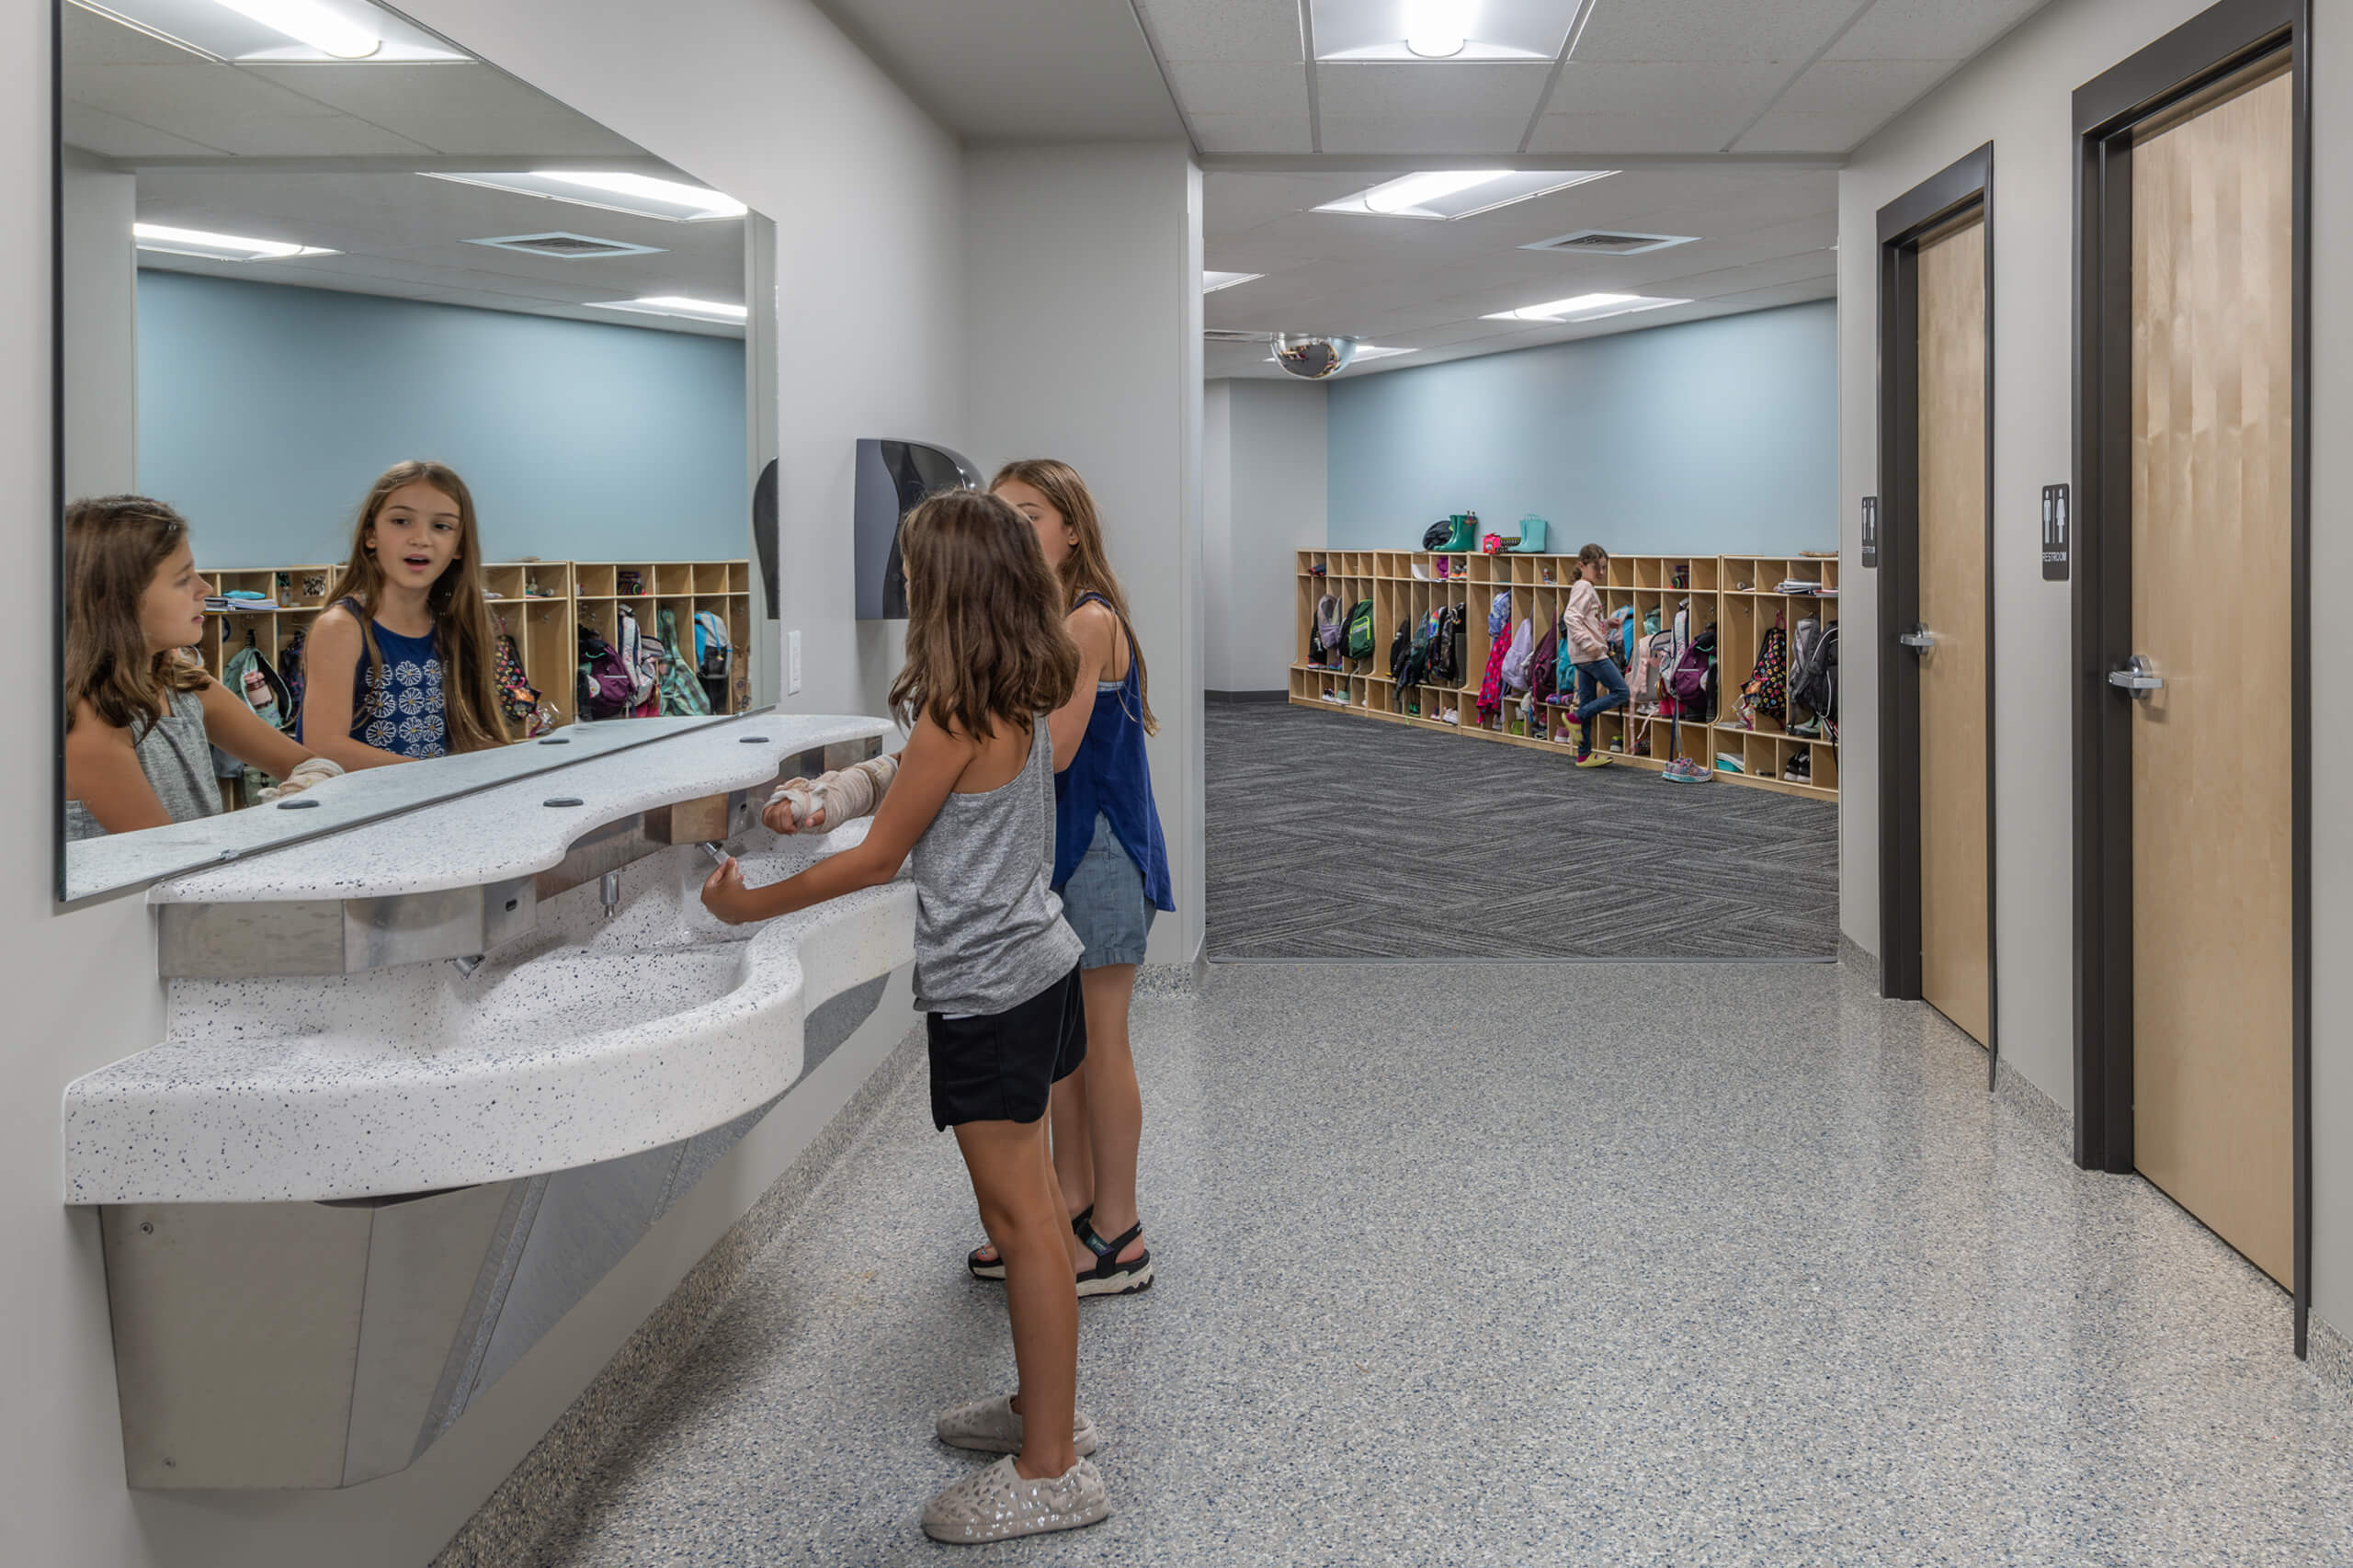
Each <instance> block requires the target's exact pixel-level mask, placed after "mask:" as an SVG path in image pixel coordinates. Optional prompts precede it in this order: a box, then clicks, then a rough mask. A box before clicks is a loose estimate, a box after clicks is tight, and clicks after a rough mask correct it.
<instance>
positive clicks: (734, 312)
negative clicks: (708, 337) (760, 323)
mask: <svg viewBox="0 0 2353 1568" xmlns="http://www.w3.org/2000/svg"><path fill="white" fill-rule="evenodd" d="M588 304H589V305H590V306H591V307H593V308H594V309H597V310H600V311H631V312H635V313H636V314H638V315H642V316H684V317H685V318H686V319H688V321H707V322H717V323H719V324H721V325H722V326H742V325H743V324H745V322H746V321H747V320H749V319H750V317H751V311H750V310H749V308H748V307H745V306H743V305H729V304H722V302H721V301H717V300H693V299H688V297H687V296H686V295H684V294H647V295H643V296H642V297H641V298H638V299H634V300H591V301H588Z"/></svg>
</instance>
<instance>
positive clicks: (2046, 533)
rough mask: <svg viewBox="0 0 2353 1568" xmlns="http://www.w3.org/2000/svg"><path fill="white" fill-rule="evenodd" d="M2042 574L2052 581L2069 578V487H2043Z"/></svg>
mask: <svg viewBox="0 0 2353 1568" xmlns="http://www.w3.org/2000/svg"><path fill="white" fill-rule="evenodd" d="M2042 576H2043V580H2044V581H2046V582H2051V583H2063V582H2065V581H2066V580H2067V487H2066V486H2065V485H2063V484H2046V485H2044V486H2043V487H2042Z"/></svg>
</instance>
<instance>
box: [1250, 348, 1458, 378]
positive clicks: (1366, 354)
mask: <svg viewBox="0 0 2353 1568" xmlns="http://www.w3.org/2000/svg"><path fill="white" fill-rule="evenodd" d="M1420 352H1421V350H1420V349H1418V348H1381V347H1375V346H1374V345H1372V344H1370V343H1359V344H1358V345H1357V351H1356V353H1355V355H1354V356H1353V357H1352V358H1350V359H1349V360H1348V369H1351V370H1353V369H1356V368H1357V367H1358V365H1361V364H1363V363H1364V362H1365V361H1366V360H1368V359H1386V358H1389V357H1390V356H1391V355H1392V354H1419V353H1420ZM1280 363H1281V361H1280V360H1279V359H1277V358H1275V357H1274V356H1273V355H1271V354H1269V355H1267V364H1269V365H1276V364H1280ZM1341 373H1342V374H1344V375H1345V374H1346V373H1347V372H1346V371H1343V372H1341Z"/></svg>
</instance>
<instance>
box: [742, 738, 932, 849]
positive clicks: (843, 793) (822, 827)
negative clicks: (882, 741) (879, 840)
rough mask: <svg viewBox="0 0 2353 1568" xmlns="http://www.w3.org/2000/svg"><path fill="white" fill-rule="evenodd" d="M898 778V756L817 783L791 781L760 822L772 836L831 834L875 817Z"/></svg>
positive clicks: (874, 760) (880, 758) (869, 761)
mask: <svg viewBox="0 0 2353 1568" xmlns="http://www.w3.org/2000/svg"><path fill="white" fill-rule="evenodd" d="M898 776H899V759H898V758H897V757H896V756H877V757H870V758H868V759H867V760H866V761H864V762H861V763H859V764H858V766H857V767H845V768H842V769H840V770H839V771H837V772H834V773H828V774H826V775H825V776H824V777H823V778H819V779H818V780H816V782H814V783H812V782H810V781H809V780H808V779H806V778H794V779H790V780H788V781H787V782H786V783H785V784H784V786H783V787H782V788H781V789H779V790H777V792H776V793H775V794H774V795H772V796H770V797H769V798H768V803H767V809H766V810H765V811H763V812H760V821H761V822H762V823H764V824H767V828H768V830H769V831H770V832H772V833H780V834H786V835H790V834H795V833H831V832H832V831H833V830H834V829H835V828H837V827H839V826H840V825H841V824H844V823H846V822H852V821H855V820H856V819H858V818H859V817H862V816H870V815H871V814H873V812H874V810H875V808H876V807H878V806H880V805H881V803H882V797H883V796H884V795H885V794H887V793H889V792H890V789H891V781H892V779H893V778H897V777H898Z"/></svg>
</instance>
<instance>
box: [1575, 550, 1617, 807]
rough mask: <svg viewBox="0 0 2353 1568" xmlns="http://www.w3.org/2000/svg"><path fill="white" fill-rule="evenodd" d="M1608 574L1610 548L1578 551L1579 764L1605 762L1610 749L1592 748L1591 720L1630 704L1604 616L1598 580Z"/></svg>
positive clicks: (1576, 646)
mask: <svg viewBox="0 0 2353 1568" xmlns="http://www.w3.org/2000/svg"><path fill="white" fill-rule="evenodd" d="M1608 575H1609V552H1608V551H1606V550H1604V549H1602V548H1601V546H1599V545H1597V544H1588V545H1586V547H1585V548H1584V549H1583V550H1580V551H1577V574H1576V580H1575V581H1574V583H1573V584H1571V585H1570V587H1569V612H1568V617H1567V619H1568V623H1569V647H1568V650H1567V653H1568V655H1569V661H1570V663H1571V665H1573V666H1574V668H1575V670H1576V703H1577V706H1576V718H1577V766H1578V767H1608V766H1609V757H1608V754H1606V753H1603V752H1597V751H1596V750H1594V749H1593V722H1594V720H1595V719H1596V718H1597V717H1598V716H1599V715H1601V714H1603V713H1607V712H1608V711H1609V710H1611V709H1613V708H1622V707H1624V706H1625V705H1626V699H1627V691H1626V677H1625V676H1623V675H1621V674H1620V673H1619V669H1618V664H1617V661H1616V660H1614V659H1612V658H1611V657H1610V656H1609V629H1608V626H1607V625H1606V624H1605V623H1604V622H1603V620H1602V619H1601V590H1600V586H1599V585H1600V582H1601V580H1602V579H1603V578H1604V577H1607V576H1608Z"/></svg>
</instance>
